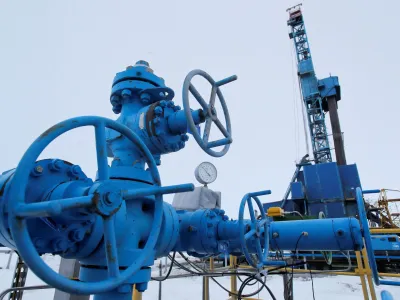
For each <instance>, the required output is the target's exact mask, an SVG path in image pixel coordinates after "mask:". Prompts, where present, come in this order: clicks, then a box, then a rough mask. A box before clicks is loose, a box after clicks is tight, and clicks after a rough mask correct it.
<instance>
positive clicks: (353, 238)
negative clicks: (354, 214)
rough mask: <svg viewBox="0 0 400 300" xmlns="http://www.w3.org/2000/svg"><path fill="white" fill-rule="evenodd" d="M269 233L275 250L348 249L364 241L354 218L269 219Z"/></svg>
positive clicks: (358, 246) (358, 245)
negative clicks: (275, 220)
mask: <svg viewBox="0 0 400 300" xmlns="http://www.w3.org/2000/svg"><path fill="white" fill-rule="evenodd" d="M303 233H306V234H303ZM269 234H270V239H271V242H270V244H271V249H274V250H283V249H285V250H292V251H295V250H321V251H338V250H339V251H340V250H341V251H347V250H361V248H362V245H363V243H362V235H361V231H360V225H359V222H358V220H357V219H355V218H335V219H316V220H300V221H284V222H271V224H270V226H269ZM321 237H324V238H321Z"/></svg>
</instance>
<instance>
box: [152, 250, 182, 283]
mask: <svg viewBox="0 0 400 300" xmlns="http://www.w3.org/2000/svg"><path fill="white" fill-rule="evenodd" d="M175 254H176V251H175V252H174V254H172V258H171V264H170V265H169V269H168V272H167V275H165V276H164V277H163V278H161V279H158V278H155V277H151V279H152V280H155V281H164V280H166V279H167V278H168V277H169V275H170V274H171V271H172V266H173V265H174V261H175ZM168 256H169V255H168ZM169 257H170V256H169Z"/></svg>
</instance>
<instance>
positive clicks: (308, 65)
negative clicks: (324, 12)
mask: <svg viewBox="0 0 400 300" xmlns="http://www.w3.org/2000/svg"><path fill="white" fill-rule="evenodd" d="M288 11H289V20H288V22H287V24H288V26H289V27H290V33H289V37H290V38H291V39H293V41H294V47H295V49H296V57H297V65H298V68H297V75H298V77H299V83H300V86H301V94H302V98H303V101H304V104H305V107H306V111H307V119H308V126H309V131H310V137H311V145H312V149H313V155H314V161H315V163H316V164H318V163H324V162H331V161H332V155H331V150H330V147H329V140H328V133H327V130H326V124H325V113H324V107H323V106H324V103H323V98H322V97H321V93H320V91H319V89H318V85H319V83H318V79H317V77H316V75H315V71H314V66H313V62H312V58H311V52H310V47H309V43H308V38H307V33H306V28H305V25H304V20H303V15H302V12H301V10H300V6H295V7H292V8H290V9H288ZM325 110H326V108H325Z"/></svg>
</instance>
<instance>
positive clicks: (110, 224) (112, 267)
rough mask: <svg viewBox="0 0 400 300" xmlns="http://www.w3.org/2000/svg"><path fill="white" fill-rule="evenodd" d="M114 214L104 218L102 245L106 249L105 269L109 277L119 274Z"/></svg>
mask: <svg viewBox="0 0 400 300" xmlns="http://www.w3.org/2000/svg"><path fill="white" fill-rule="evenodd" d="M114 216H115V215H113V216H111V217H108V218H104V219H103V221H104V246H105V250H106V258H107V269H108V276H109V277H117V276H118V275H119V263H118V253H117V241H116V238H115V228H114V220H115V217H114Z"/></svg>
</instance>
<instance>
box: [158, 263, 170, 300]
mask: <svg viewBox="0 0 400 300" xmlns="http://www.w3.org/2000/svg"><path fill="white" fill-rule="evenodd" d="M171 264H172V261H171ZM159 266H160V272H159V275H160V277H161V276H162V262H161V259H160V265H159ZM161 298H162V281H159V282H158V300H161Z"/></svg>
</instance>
